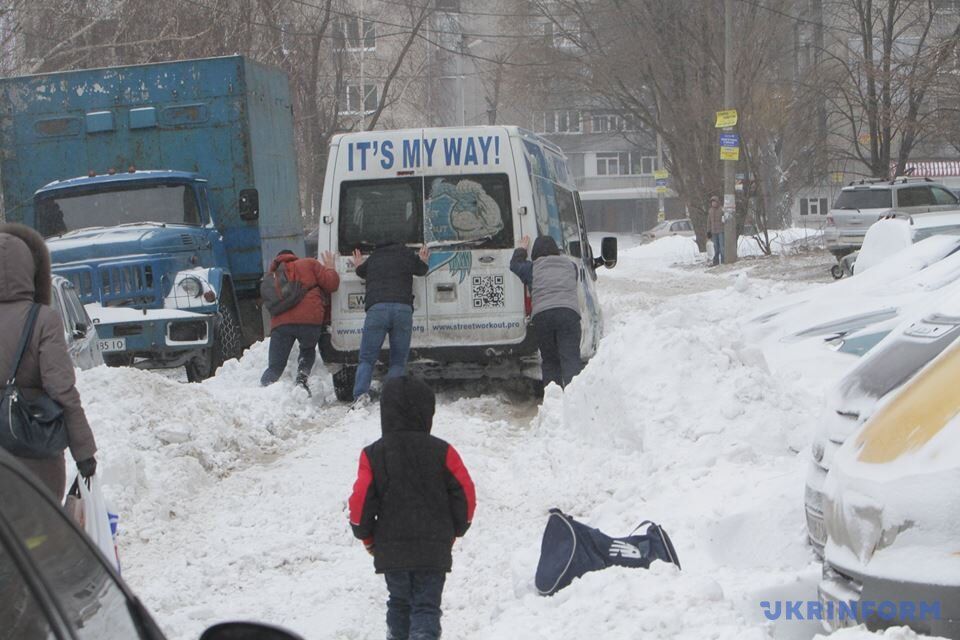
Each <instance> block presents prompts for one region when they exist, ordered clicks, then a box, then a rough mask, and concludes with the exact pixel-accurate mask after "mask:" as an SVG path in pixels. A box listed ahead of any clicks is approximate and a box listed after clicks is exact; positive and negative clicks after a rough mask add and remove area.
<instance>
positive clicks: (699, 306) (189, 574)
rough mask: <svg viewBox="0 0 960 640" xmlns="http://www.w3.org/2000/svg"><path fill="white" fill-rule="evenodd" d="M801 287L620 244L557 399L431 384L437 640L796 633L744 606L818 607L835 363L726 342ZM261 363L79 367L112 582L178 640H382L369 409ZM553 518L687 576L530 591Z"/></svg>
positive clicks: (839, 367)
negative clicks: (155, 368)
mask: <svg viewBox="0 0 960 640" xmlns="http://www.w3.org/2000/svg"><path fill="white" fill-rule="evenodd" d="M806 286H811V285H809V283H807V284H803V285H798V284H787V283H783V282H773V281H747V280H744V279H741V280H740V281H737V279H736V274H735V273H734V272H730V271H727V272H725V273H723V274H721V275H719V276H715V275H706V274H703V273H700V272H693V271H690V270H676V269H667V268H665V267H663V266H662V264H661V262H658V261H657V260H654V259H649V258H647V257H644V254H643V253H642V252H641V251H638V250H634V251H625V252H624V253H623V256H622V260H621V263H620V265H619V266H618V267H617V269H615V270H613V271H609V272H604V273H603V274H602V275H601V281H600V287H601V296H602V299H603V303H604V308H605V312H606V320H607V337H606V338H605V339H604V341H603V343H602V345H601V350H600V353H599V354H598V356H597V357H596V358H595V359H594V360H593V361H591V363H590V364H589V365H588V367H587V368H586V369H585V370H584V373H583V374H582V375H581V376H580V377H579V378H578V379H577V380H576V381H575V382H574V384H573V385H571V386H570V387H569V388H568V390H567V392H566V394H565V395H561V394H560V393H559V392H550V391H548V394H547V397H546V399H545V401H544V403H543V406H542V408H540V409H539V411H538V409H537V407H536V406H535V405H533V404H532V403H529V402H524V401H516V400H515V399H514V400H512V399H511V398H510V397H508V395H507V394H506V393H502V392H501V393H493V394H486V395H478V394H472V393H468V392H466V391H460V392H445V393H444V394H443V395H442V396H441V398H440V402H439V406H438V413H437V417H436V419H435V422H434V424H435V427H434V432H435V433H436V434H437V435H439V436H440V437H442V438H445V439H448V440H449V441H451V442H452V443H454V444H455V445H456V446H457V448H458V449H459V451H460V452H461V454H462V456H463V458H464V461H465V462H466V464H467V465H468V467H469V468H470V471H471V473H472V474H473V477H474V480H475V482H476V484H477V490H478V509H477V514H476V519H475V522H474V526H473V528H472V529H471V530H470V532H469V533H468V535H467V536H466V538H464V539H463V540H462V541H458V543H457V546H456V548H455V550H454V571H453V573H452V574H451V575H450V577H449V578H448V582H447V588H446V590H445V593H444V600H445V602H444V619H443V624H444V631H445V637H448V638H471V639H473V638H479V639H484V638H490V639H501V638H504V639H505V638H522V639H527V638H551V639H557V638H585V637H591V638H603V639H604V640H616V639H620V638H623V639H627V638H691V639H694V638H696V639H698V640H699V639H703V638H731V639H733V638H737V639H750V638H788V639H791V638H793V639H800V638H811V637H813V635H814V634H815V633H816V631H817V626H816V624H815V623H808V622H796V621H789V622H786V621H781V622H779V623H777V625H776V626H775V625H774V624H773V623H768V622H766V621H765V620H764V618H763V616H762V610H761V608H760V605H759V603H760V601H761V600H768V599H778V598H781V599H782V598H791V599H803V600H808V599H814V598H815V581H816V578H817V576H818V574H819V565H817V564H816V563H814V562H813V557H812V555H811V554H810V552H809V551H808V549H807V547H806V544H805V539H804V536H805V533H804V519H803V508H802V504H803V502H802V498H803V475H804V465H805V462H806V458H805V455H804V454H805V451H803V449H804V447H805V446H806V444H807V443H808V441H809V438H810V434H811V429H812V426H813V424H814V421H815V420H816V415H817V412H818V411H819V409H820V403H821V399H822V393H823V390H824V389H825V388H826V387H827V385H829V384H830V383H831V382H832V381H833V380H835V379H836V378H837V377H838V376H840V375H841V374H842V373H843V371H844V368H845V367H846V366H849V364H851V363H852V361H851V360H849V359H847V357H842V356H838V355H836V354H831V353H829V352H826V351H825V354H827V355H824V356H823V359H822V361H818V365H817V366H816V367H812V366H809V365H808V363H807V361H805V360H803V359H798V358H787V357H784V358H782V359H773V360H771V359H769V357H768V358H765V357H764V354H763V353H762V352H761V351H760V350H759V349H758V348H757V347H755V346H752V345H751V344H750V343H749V341H748V340H747V339H746V338H745V337H744V336H743V334H742V331H741V322H742V320H744V319H746V318H748V317H750V316H752V315H754V314H755V313H756V311H757V309H759V308H761V307H763V306H765V305H768V304H770V303H771V301H775V300H776V299H777V298H778V297H779V296H783V295H785V294H786V293H788V292H791V291H795V290H797V289H798V288H800V287H806ZM265 356H266V349H265V346H264V345H257V346H256V347H255V348H254V349H252V350H251V351H250V352H248V353H247V355H246V357H245V358H244V360H243V361H241V362H239V363H237V362H233V363H228V365H227V366H226V367H225V368H224V369H223V371H222V372H221V373H220V375H218V376H217V378H216V379H213V380H210V381H207V382H205V383H203V384H201V385H185V384H180V383H177V382H174V381H171V380H169V379H166V378H163V377H162V376H158V375H155V374H149V373H145V372H136V371H129V370H94V371H90V372H86V373H84V374H83V375H82V377H81V392H82V393H83V397H84V401H85V404H86V406H87V407H88V412H89V414H90V417H91V422H92V423H93V424H95V425H97V427H98V439H99V441H100V444H101V449H102V453H101V458H102V463H103V468H104V469H105V480H106V483H107V489H108V493H109V495H110V496H111V497H113V498H114V501H115V502H116V503H117V506H118V507H119V510H120V512H121V514H122V525H123V527H124V532H123V537H122V546H121V558H122V561H123V563H124V575H125V577H126V578H127V580H128V581H129V582H130V583H131V585H132V586H133V588H134V589H135V590H136V591H137V592H138V593H139V594H140V596H141V597H142V598H143V600H144V601H145V602H146V604H147V605H148V607H149V608H150V609H151V610H153V611H154V612H155V614H156V618H157V620H158V621H159V623H160V625H161V626H162V627H163V628H164V629H165V630H166V631H167V632H168V633H169V635H170V637H171V638H175V639H177V640H187V639H191V638H196V637H198V636H199V634H200V632H201V630H202V629H203V628H205V627H206V626H207V625H208V624H210V623H213V622H215V621H219V620H224V619H237V618H240V619H259V620H265V621H270V622H274V623H277V624H281V625H284V626H286V627H289V628H291V629H293V630H295V631H298V632H299V633H301V634H303V635H304V637H306V638H308V639H311V640H313V639H317V640H319V639H324V638H356V639H360V638H363V639H368V638H369V639H372V638H382V637H383V621H382V618H383V611H384V606H383V602H384V599H385V595H386V590H385V588H384V586H383V582H382V579H381V578H380V577H379V576H376V575H375V574H374V573H373V569H372V563H371V560H370V558H369V557H368V556H367V555H366V554H365V553H364V552H363V549H362V547H361V546H360V545H359V543H357V542H356V541H355V540H354V539H353V538H352V536H351V534H350V531H349V527H348V524H347V518H346V511H345V508H346V498H347V496H348V494H349V491H350V487H351V483H352V481H353V478H354V475H355V471H356V465H357V458H358V455H359V452H360V449H361V447H362V446H363V445H365V444H366V443H368V442H370V441H372V440H374V439H375V438H376V437H378V434H379V417H378V413H377V411H376V410H375V409H368V410H362V411H359V412H348V411H346V409H345V408H344V407H343V406H341V405H338V404H336V403H335V402H333V400H332V397H331V396H332V390H331V389H330V388H329V385H328V383H327V382H326V381H325V379H324V378H322V377H321V376H320V375H317V376H315V378H314V380H313V381H312V386H313V387H314V388H315V389H317V390H321V388H322V391H321V392H318V393H314V398H312V399H307V398H306V396H305V395H304V394H303V392H302V391H300V390H297V389H294V388H293V387H292V386H291V384H290V381H289V380H282V381H281V383H279V384H277V385H274V386H273V387H271V388H267V389H261V388H259V386H258V385H257V380H258V378H259V374H260V371H261V369H262V367H263V363H264V362H265V359H266V358H265ZM768 362H769V363H774V364H768ZM288 374H289V372H288ZM321 396H325V397H321ZM798 451H800V453H798ZM555 506H556V507H560V508H562V509H563V510H564V511H566V512H568V513H571V514H573V515H575V516H577V517H579V518H580V519H582V520H584V521H586V522H588V523H590V524H592V525H594V526H598V527H600V528H601V529H603V530H604V531H606V532H607V533H610V534H612V535H626V534H627V533H629V532H630V531H631V530H632V529H633V527H634V526H635V525H636V524H637V523H639V522H640V521H641V520H644V519H652V520H655V521H657V522H659V523H661V524H662V525H663V526H664V528H665V529H666V530H667V531H668V532H669V533H670V535H671V536H672V538H673V541H674V543H675V545H676V547H677V552H678V554H679V556H680V559H681V561H682V563H683V571H682V572H677V571H676V570H675V569H674V568H673V567H671V566H667V565H664V564H655V565H654V566H653V567H652V569H651V570H650V571H636V570H627V569H612V570H608V571H605V572H601V573H597V574H591V575H588V576H587V577H586V578H584V579H583V580H581V581H578V582H577V583H576V584H574V585H573V586H572V587H570V588H568V589H566V590H565V591H562V592H561V593H560V594H558V595H557V596H555V597H553V598H549V599H547V598H540V597H538V596H537V595H536V594H535V591H534V589H533V572H534V567H535V566H536V561H537V556H538V552H539V543H540V535H541V532H542V528H543V525H544V524H545V521H546V513H547V510H548V509H549V508H550V507H555ZM846 637H848V638H849V637H852V636H846ZM904 637H909V636H904Z"/></svg>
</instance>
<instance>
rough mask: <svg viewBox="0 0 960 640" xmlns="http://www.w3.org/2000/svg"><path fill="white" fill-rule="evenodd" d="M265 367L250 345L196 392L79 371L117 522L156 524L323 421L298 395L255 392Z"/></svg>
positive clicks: (140, 377)
mask: <svg viewBox="0 0 960 640" xmlns="http://www.w3.org/2000/svg"><path fill="white" fill-rule="evenodd" d="M265 361H266V345H265V344H258V345H255V346H254V347H253V348H252V349H251V350H250V351H249V352H248V354H247V357H245V358H244V361H243V362H242V363H240V362H237V361H232V362H228V363H227V364H226V365H225V366H224V368H223V369H222V371H221V374H220V375H219V376H218V377H217V378H215V379H211V380H208V381H206V382H204V383H203V384H200V385H187V384H182V383H179V382H176V381H174V380H172V379H170V378H168V377H165V376H163V375H159V374H157V373H151V372H148V371H141V370H137V369H127V368H124V369H112V368H107V367H99V368H96V369H92V370H89V371H85V372H82V374H81V375H80V376H79V380H78V388H79V390H80V393H81V397H82V398H83V405H84V409H85V410H86V413H87V416H88V419H89V421H90V423H91V425H93V426H94V431H95V435H96V438H97V444H98V446H99V449H100V451H99V452H98V454H97V457H98V459H99V461H100V464H101V466H100V468H101V471H102V473H103V477H104V483H105V488H106V491H107V493H108V494H109V495H110V497H111V498H112V500H113V502H114V503H115V505H116V506H117V508H118V509H119V511H120V513H122V514H124V517H125V518H127V519H129V520H131V521H137V520H138V519H140V518H142V517H147V518H148V519H152V517H153V516H156V517H157V518H159V522H157V523H156V524H158V525H162V524H163V522H164V521H166V520H168V519H170V518H173V517H176V516H175V514H176V512H177V511H178V510H179V509H180V507H181V506H182V504H183V503H184V502H185V501H187V500H189V498H190V497H191V496H192V495H194V494H195V492H196V491H197V490H199V489H201V488H203V487H208V486H210V485H211V484H213V483H215V482H216V481H217V480H219V479H221V478H223V477H224V476H226V475H227V474H229V473H230V472H232V471H234V470H236V469H238V468H242V467H245V466H248V465H250V464H251V463H254V462H256V461H265V460H269V459H270V458H272V457H276V456H278V455H281V454H283V453H285V452H287V451H289V450H290V448H291V447H292V446H295V445H296V443H297V442H298V441H299V439H300V436H301V433H302V432H303V431H304V430H306V429H310V428H315V427H316V426H317V425H318V424H323V423H324V419H323V417H322V416H321V415H319V414H318V412H317V411H316V409H315V405H313V404H311V403H310V402H308V401H307V400H306V393H305V392H304V391H303V390H301V389H298V388H296V387H293V386H292V385H289V383H288V384H285V385H280V384H278V385H275V386H273V387H269V388H266V389H263V388H260V386H259V384H258V382H259V375H260V367H262V366H263V364H262V363H265ZM258 365H259V366H258ZM288 374H289V371H288ZM315 384H316V385H317V386H318V387H320V391H322V390H323V387H322V386H321V385H322V384H323V383H322V382H321V381H319V380H318V381H316V382H315ZM145 513H149V514H151V515H146V516H145ZM149 529H150V528H149V527H148V528H141V529H140V530H139V531H138V535H140V536H141V537H148V536H150V535H152V532H151V531H149Z"/></svg>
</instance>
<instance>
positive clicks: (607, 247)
mask: <svg viewBox="0 0 960 640" xmlns="http://www.w3.org/2000/svg"><path fill="white" fill-rule="evenodd" d="M600 256H601V257H599V258H594V263H593V266H594V268H597V267H606V268H607V269H613V268H614V267H615V266H617V239H616V238H615V237H613V236H607V237H605V238H604V239H603V240H601V241H600Z"/></svg>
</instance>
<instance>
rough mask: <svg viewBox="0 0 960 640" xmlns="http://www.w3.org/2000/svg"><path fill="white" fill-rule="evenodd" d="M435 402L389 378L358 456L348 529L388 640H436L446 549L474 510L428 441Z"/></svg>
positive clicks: (451, 454) (454, 456)
mask: <svg viewBox="0 0 960 640" xmlns="http://www.w3.org/2000/svg"><path fill="white" fill-rule="evenodd" d="M435 406H436V399H435V397H434V395H433V392H432V391H431V390H430V388H429V387H428V386H427V385H426V384H424V383H423V382H422V381H420V380H417V379H415V378H412V377H410V376H402V377H395V378H389V379H387V380H386V382H384V385H383V393H382V394H381V397H380V428H381V431H382V437H381V438H380V439H379V440H377V441H376V442H374V443H373V444H371V445H369V446H367V447H365V448H364V449H363V452H362V453H361V454H360V468H359V470H358V472H357V480H356V482H355V483H354V485H353V494H352V495H351V496H350V501H349V508H350V526H351V528H352V529H353V534H354V535H355V536H356V537H357V538H359V539H360V540H362V541H363V544H364V547H365V548H366V550H367V551H368V552H369V553H370V554H371V555H372V556H373V566H374V569H375V570H376V572H377V573H382V574H383V575H384V578H385V580H386V583H387V592H388V593H389V597H388V599H387V638H389V639H391V640H408V639H409V640H434V639H436V638H439V637H440V617H441V615H442V612H441V609H440V605H441V598H442V595H443V585H444V582H445V581H446V574H447V573H448V572H449V571H450V569H451V567H452V564H453V557H452V548H453V543H454V541H455V540H456V538H459V537H462V536H463V535H464V534H465V533H466V532H467V529H469V528H470V523H471V522H472V521H473V513H474V509H475V508H476V491H475V489H474V485H473V480H471V478H470V474H469V473H468V472H467V468H466V467H465V466H464V464H463V460H461V458H460V455H459V454H458V453H457V451H456V449H454V448H453V446H452V445H450V444H448V443H446V442H444V441H443V440H441V439H440V438H437V437H435V436H432V435H430V429H431V427H432V425H433V414H434V408H435Z"/></svg>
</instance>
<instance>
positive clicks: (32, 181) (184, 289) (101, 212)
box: [0, 56, 304, 381]
mask: <svg viewBox="0 0 960 640" xmlns="http://www.w3.org/2000/svg"><path fill="white" fill-rule="evenodd" d="M0 154H2V157H0V173H2V193H3V206H4V210H5V215H6V220H7V221H8V222H22V223H24V224H26V225H29V226H31V227H33V228H35V229H37V230H38V231H39V232H40V233H41V234H42V235H43V236H44V237H45V238H46V239H47V243H48V246H49V247H50V253H51V256H52V259H53V263H54V272H55V273H57V274H59V275H62V276H63V277H65V278H67V279H68V280H70V281H71V282H72V283H73V284H74V286H75V287H76V289H77V291H78V292H79V294H80V297H81V300H82V301H83V303H84V304H85V305H86V306H87V308H88V311H89V312H90V315H91V316H92V317H93V318H94V323H95V325H96V330H97V334H98V339H99V344H100V347H101V349H102V350H103V352H104V359H105V360H106V362H107V364H110V365H132V366H137V367H141V368H173V367H180V366H183V367H185V368H186V373H187V377H188V379H189V380H191V381H199V380H202V379H204V378H206V377H209V376H211V375H213V373H214V372H215V371H216V369H217V367H219V366H220V364H222V363H223V362H224V361H225V360H228V359H230V358H234V357H238V356H239V355H240V354H241V353H242V351H243V350H244V349H245V348H246V347H247V346H249V345H250V344H252V343H253V342H255V341H257V340H259V339H261V338H262V337H263V335H264V326H265V323H264V315H263V313H262V312H261V310H260V307H259V301H258V296H259V283H260V281H261V279H262V278H263V274H264V267H265V265H266V263H268V262H269V261H270V259H272V258H273V256H274V255H276V253H277V252H278V251H279V250H281V249H291V250H293V251H295V252H298V253H299V255H303V254H302V251H303V247H304V244H303V226H302V219H301V214H300V204H299V188H298V180H297V165H296V156H295V146H294V138H293V115H292V108H291V100H290V89H289V83H288V80H287V77H286V75H285V74H284V73H283V72H282V71H280V70H277V69H273V68H269V67H266V66H262V65H259V64H256V63H254V62H251V61H250V60H247V59H245V58H243V57H241V56H231V57H222V58H209V59H203V60H186V61H177V62H168V63H158V64H147V65H136V66H126V67H114V68H107V69H92V70H82V71H69V72H61V73H50V74H42V75H33V76H25V77H18V78H5V79H0Z"/></svg>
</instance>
